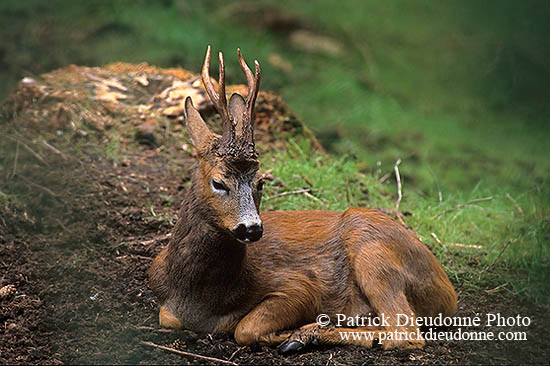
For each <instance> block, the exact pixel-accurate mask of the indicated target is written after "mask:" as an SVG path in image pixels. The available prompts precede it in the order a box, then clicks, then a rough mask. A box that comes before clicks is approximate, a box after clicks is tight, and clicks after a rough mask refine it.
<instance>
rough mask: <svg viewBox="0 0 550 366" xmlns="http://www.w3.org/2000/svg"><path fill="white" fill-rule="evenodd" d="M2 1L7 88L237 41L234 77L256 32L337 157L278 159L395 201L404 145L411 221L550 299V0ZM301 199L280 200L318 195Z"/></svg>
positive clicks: (508, 281) (272, 65) (458, 255)
mask: <svg viewBox="0 0 550 366" xmlns="http://www.w3.org/2000/svg"><path fill="white" fill-rule="evenodd" d="M0 16H1V20H0V21H1V23H2V25H3V26H2V28H1V30H0V73H1V75H2V83H1V85H0V100H3V99H4V98H5V97H6V96H7V95H8V94H9V92H10V91H11V90H12V89H13V88H14V87H15V85H16V83H17V82H18V81H19V80H20V79H21V78H22V77H24V76H32V75H35V76H36V75H39V74H41V73H43V72H47V71H51V70H53V69H55V68H59V67H62V66H65V65H68V64H71V63H74V64H78V65H89V66H97V65H102V64H105V63H109V62H114V61H125V62H132V63H139V62H148V63H150V64H153V65H156V66H161V67H168V66H172V67H173V66H180V67H183V68H186V69H189V70H191V71H195V72H198V70H199V69H200V66H201V64H202V60H203V57H204V51H205V48H206V45H208V44H211V45H212V47H213V48H214V50H221V51H223V52H224V53H225V55H226V63H227V69H228V71H227V78H228V81H229V82H232V83H241V82H244V78H243V76H242V74H241V72H240V70H239V68H238V65H237V62H236V60H237V59H236V57H231V56H230V55H233V54H235V50H236V48H237V47H240V48H241V49H242V51H243V53H244V55H245V57H247V59H248V60H249V63H250V62H251V60H252V59H253V58H256V59H258V60H259V61H260V63H261V66H262V89H263V90H271V91H273V92H276V93H278V94H280V95H281V96H282V97H283V100H284V101H285V102H286V103H287V104H288V105H289V106H290V108H291V109H292V110H293V111H294V112H296V114H297V115H298V117H299V118H300V119H301V120H303V121H304V122H305V123H306V124H307V125H309V126H310V127H311V128H312V129H313V130H314V132H315V133H316V135H317V136H318V137H319V139H320V141H321V142H322V144H323V145H324V147H325V148H326V149H327V151H328V152H329V153H330V154H331V156H333V158H328V157H326V156H317V157H315V158H314V159H311V160H310V161H309V162H307V161H308V159H310V157H309V154H308V153H307V149H308V148H307V146H305V147H304V146H300V144H299V143H298V144H296V148H295V149H294V150H293V151H290V152H288V153H286V154H287V155H284V154H283V155H281V156H278V158H280V159H287V160H288V162H289V163H288V164H286V166H283V165H276V164H275V166H272V168H273V169H274V171H275V172H277V173H278V174H280V175H283V176H284V177H285V179H287V181H292V177H295V176H298V175H299V174H298V173H299V172H300V171H302V172H303V171H306V172H310V173H308V174H310V175H314V174H315V173H314V172H315V171H316V170H317V171H319V172H325V170H322V169H328V170H327V171H326V172H325V173H326V174H325V173H322V174H324V176H319V179H321V181H319V182H318V181H315V182H314V183H318V184H320V185H323V184H324V185H326V187H325V191H327V192H328V191H331V190H332V188H331V187H332V186H334V189H335V190H338V189H344V188H345V187H344V186H345V185H346V182H348V183H349V181H350V179H351V178H349V179H348V178H347V177H348V175H349V176H350V177H351V176H352V175H353V176H354V177H355V178H353V179H357V174H360V177H362V178H361V179H363V180H364V181H367V182H369V183H368V184H369V185H370V186H369V187H370V194H365V192H364V190H361V189H357V190H356V191H353V190H352V192H351V195H352V198H353V199H352V200H351V201H353V202H352V203H354V204H358V205H363V206H371V207H377V206H388V207H391V206H392V205H393V202H394V201H395V180H394V178H393V176H391V177H390V178H387V179H383V177H384V176H385V175H387V174H388V173H392V172H393V166H394V164H395V162H396V160H397V159H401V160H402V163H401V166H400V170H401V174H402V176H403V189H404V199H403V203H402V210H404V211H410V212H411V213H412V214H413V215H412V216H410V217H409V218H408V221H407V223H408V224H410V225H411V226H412V227H413V228H414V229H415V230H417V231H418V232H419V234H420V235H421V237H422V239H423V240H424V241H425V242H427V243H428V244H429V245H431V246H432V249H433V250H434V251H435V252H436V254H438V256H439V257H440V259H441V260H442V262H443V263H444V265H445V267H446V268H447V270H448V271H449V272H451V274H452V275H453V276H454V278H455V282H456V281H459V282H462V283H465V282H467V281H470V282H471V284H472V286H478V285H479V284H480V283H485V282H487V283H488V285H487V286H497V285H498V286H500V285H501V284H504V285H503V286H504V287H503V288H504V289H505V290H506V291H507V292H508V293H511V294H513V295H522V294H525V293H526V294H528V295H529V296H532V298H534V299H535V300H540V299H543V300H545V301H548V296H549V295H548V292H549V291H548V289H549V288H548V284H547V280H546V279H547V278H548V274H549V265H550V248H549V247H550V185H549V182H548V178H549V175H550V174H549V172H550V159H549V157H550V144H549V143H548V139H549V138H550V123H549V122H550V121H549V120H548V119H549V116H550V103H549V102H550V43H549V41H548V35H549V34H550V22H549V21H548V19H550V3H549V2H545V1H521V2H520V1H506V0H498V1H497V0H492V1H458V0H449V1H441V2H440V1H405V0H396V1H391V2H380V1H374V0H352V1H331V0H323V1H289V0H283V1H281V0H279V1H227V0H226V1H218V0H206V1H183V0H165V1H143V0H142V1H129V0H128V1H123V0H119V1H71V0H57V1H55V0H54V1H13V0H5V1H2V2H1V3H0ZM327 159H329V164H328V165H330V166H327V162H326V161H327ZM330 159H334V161H333V160H330ZM322 161H325V165H323V162H322ZM309 163H311V164H314V163H315V164H317V165H315V166H314V167H315V169H313V170H312V169H309V168H310V167H311V165H310V166H308V165H307V164H309ZM268 166H269V163H268ZM323 166H324V168H323ZM308 167H309V168H308ZM334 167H336V168H334ZM338 167H340V168H338ZM329 168H332V170H330V169H329ZM292 169H294V170H295V171H293V170H292ZM346 174H347V175H346ZM354 174H355V175H354ZM327 177H328V178H327ZM330 177H333V178H334V179H332V178H330ZM342 177H344V178H342ZM322 178H324V180H322ZM327 179H329V180H330V179H332V180H330V181H327ZM353 179H352V181H353ZM352 183H353V182H352ZM299 184H300V183H299V182H296V185H299ZM380 186H381V187H380ZM373 187H374V188H373ZM298 188H299V187H298ZM319 189H320V190H321V191H322V190H323V187H322V186H321V187H320V188H319ZM348 189H349V188H348ZM375 191H376V192H378V193H380V194H379V195H377V194H374V193H373V192H375ZM484 197H492V199H491V200H490V201H486V202H485V201H483V202H484V203H477V202H474V203H472V204H468V205H466V206H464V207H462V208H459V209H456V208H457V206H460V205H463V204H464V203H467V202H468V201H471V200H476V199H479V198H484ZM288 198H289V199H288V200H287V201H285V202H286V203H285V204H276V203H273V202H274V201H268V202H267V203H266V205H264V207H265V208H267V209H270V208H287V209H297V208H301V207H304V206H306V207H309V206H311V204H312V202H311V201H307V198H302V197H288ZM302 199H303V200H305V201H303V202H302V201H300V200H302ZM327 200H328V201H330V199H327ZM334 200H335V202H336V200H337V198H334ZM344 201H345V200H344ZM347 201H350V199H349V197H348V199H347ZM373 201H374V202H373ZM270 202H271V203H270ZM331 202H332V201H331ZM340 202H342V200H340ZM336 206H337V207H336V208H340V207H339V206H338V205H336ZM331 207H334V206H331ZM442 212H443V213H444V214H442V215H441V216H438V215H439V214H440V213H442ZM432 232H434V233H436V232H437V237H438V238H439V239H440V240H441V242H443V245H438V243H436V242H435V241H434V240H435V239H434V237H433V236H431V235H430V234H431V233H432ZM445 243H466V244H467V245H480V246H482V247H483V248H484V249H483V250H482V251H479V250H473V249H467V248H465V247H456V246H452V245H450V246H446V245H444V244H445ZM480 269H485V271H480ZM489 269H490V271H489ZM494 269H498V271H496V272H498V274H496V275H491V274H490V273H491V272H494V271H493V270H494ZM480 272H481V273H483V275H482V274H480ZM491 276H492V277H491ZM483 286H485V285H483Z"/></svg>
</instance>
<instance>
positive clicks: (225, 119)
mask: <svg viewBox="0 0 550 366" xmlns="http://www.w3.org/2000/svg"><path fill="white" fill-rule="evenodd" d="M210 54H211V48H210V45H208V48H207V49H206V56H205V57H204V64H203V66H202V73H201V76H202V83H203V84H204V87H205V89H206V93H207V94H208V96H209V97H210V100H211V101H212V104H214V107H215V108H216V110H217V111H218V113H219V114H220V116H221V118H222V123H223V125H224V132H223V134H224V136H228V135H229V134H230V133H231V129H232V128H233V126H231V121H230V119H229V111H228V110H227V99H226V97H225V65H224V62H223V55H222V53H221V52H220V53H219V60H220V68H219V74H220V75H219V79H218V80H219V81H218V84H219V93H218V92H216V89H215V88H214V85H213V84H212V80H210Z"/></svg>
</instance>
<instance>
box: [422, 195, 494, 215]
mask: <svg viewBox="0 0 550 366" xmlns="http://www.w3.org/2000/svg"><path fill="white" fill-rule="evenodd" d="M492 199H493V196H490V197H483V198H476V199H474V200H470V201H468V202H466V203H461V204H460V205H456V206H455V207H453V208H449V209H448V210H445V211H443V212H441V213H439V214H437V215H435V216H434V217H432V220H434V219H438V218H440V217H441V216H443V215H445V214H446V213H449V212H451V211H457V210H460V209H463V208H464V207H468V206H470V205H471V204H472V203H477V202H484V201H490V200H492Z"/></svg>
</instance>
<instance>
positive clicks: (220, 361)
mask: <svg viewBox="0 0 550 366" xmlns="http://www.w3.org/2000/svg"><path fill="white" fill-rule="evenodd" d="M140 343H141V344H143V345H146V346H149V347H154V348H158V349H161V350H164V351H168V352H173V353H177V354H178V355H182V356H187V357H193V358H200V359H203V360H208V361H212V362H219V363H223V364H225V365H236V366H238V364H237V363H235V362H231V361H226V360H222V359H221V358H215V357H208V356H203V355H198V354H196V353H191V352H185V351H180V350H178V349H175V348H171V347H166V346H161V345H158V344H155V343H153V342H147V341H141V342H140Z"/></svg>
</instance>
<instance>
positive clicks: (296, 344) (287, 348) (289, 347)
mask: <svg viewBox="0 0 550 366" xmlns="http://www.w3.org/2000/svg"><path fill="white" fill-rule="evenodd" d="M305 346H306V345H305V344H304V343H302V342H300V341H297V340H286V341H284V342H283V343H281V344H280V345H279V352H280V353H293V352H298V351H300V350H301V349H302V348H304V347H305Z"/></svg>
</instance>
